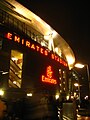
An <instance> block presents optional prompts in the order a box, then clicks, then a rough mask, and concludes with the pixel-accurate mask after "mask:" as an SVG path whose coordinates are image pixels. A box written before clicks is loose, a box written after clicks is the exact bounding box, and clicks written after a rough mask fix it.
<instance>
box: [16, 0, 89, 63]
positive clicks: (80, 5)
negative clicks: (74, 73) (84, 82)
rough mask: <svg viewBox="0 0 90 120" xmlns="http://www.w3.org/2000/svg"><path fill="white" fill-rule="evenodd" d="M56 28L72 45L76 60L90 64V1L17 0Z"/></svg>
mask: <svg viewBox="0 0 90 120" xmlns="http://www.w3.org/2000/svg"><path fill="white" fill-rule="evenodd" d="M17 1H18V2H20V3H22V4H23V5H24V6H25V7H27V8H28V9H30V10H31V11H32V12H34V13H35V14H36V15H38V16H39V17H41V19H43V20H44V21H45V22H46V23H47V24H49V25H50V26H51V27H52V28H53V29H54V30H56V31H57V32H58V33H59V34H60V35H61V36H62V37H63V38H64V39H65V41H66V42H67V43H68V44H69V45H70V47H71V49H72V50H73V52H74V54H75V57H76V62H81V63H83V64H90V62H89V61H90V43H89V38H90V37H89V1H88V0H85V1H82V0H17Z"/></svg>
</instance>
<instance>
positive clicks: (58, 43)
mask: <svg viewBox="0 0 90 120" xmlns="http://www.w3.org/2000/svg"><path fill="white" fill-rule="evenodd" d="M6 6H8V7H9V8H10V9H13V10H14V11H16V12H17V13H19V14H20V15H22V16H24V17H23V18H20V19H25V20H24V22H26V23H27V24H28V25H29V26H31V27H32V28H34V29H36V30H37V31H38V32H40V33H41V34H42V35H44V36H49V35H52V38H53V42H54V46H55V47H58V48H60V49H61V51H62V53H63V54H64V56H65V57H66V60H67V62H68V65H69V68H70V69H71V68H72V67H73V65H74V63H75V56H74V53H73V51H72V49H71V48H70V46H69V44H68V43H67V42H66V41H65V40H64V39H63V38H62V37H61V36H60V35H59V34H58V33H57V32H56V31H55V30H54V29H53V28H52V27H51V26H50V25H48V24H47V23H46V22H45V21H44V20H42V19H41V18H40V17H39V16H37V15H36V14H34V13H33V12H31V11H30V10H29V9H27V8H26V7H24V6H23V5H21V4H20V3H18V2H17V1H15V0H6Z"/></svg>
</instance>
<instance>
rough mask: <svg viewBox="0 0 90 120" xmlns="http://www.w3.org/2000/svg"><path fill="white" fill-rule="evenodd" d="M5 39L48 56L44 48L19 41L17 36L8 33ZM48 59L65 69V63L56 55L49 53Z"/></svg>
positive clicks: (23, 40)
mask: <svg viewBox="0 0 90 120" xmlns="http://www.w3.org/2000/svg"><path fill="white" fill-rule="evenodd" d="M5 37H6V38H7V39H9V40H13V41H14V42H17V43H18V44H22V45H25V46H26V47H28V48H29V49H32V50H34V51H37V52H39V53H41V54H43V55H45V56H48V55H49V54H50V52H49V51H48V50H46V49H45V48H43V47H42V46H39V45H36V44H34V43H31V42H30V40H27V39H21V38H20V37H19V36H17V35H14V34H12V33H10V32H8V33H7V34H6V35H5ZM50 58H51V59H53V60H55V61H57V62H58V63H60V64H62V65H64V66H65V67H67V66H68V65H67V62H66V61H64V60H63V59H61V58H60V57H59V56H58V55H56V54H54V53H51V55H50Z"/></svg>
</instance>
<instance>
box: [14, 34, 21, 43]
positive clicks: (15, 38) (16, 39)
mask: <svg viewBox="0 0 90 120" xmlns="http://www.w3.org/2000/svg"><path fill="white" fill-rule="evenodd" d="M14 41H15V42H18V43H20V37H18V36H16V35H15V37H14Z"/></svg>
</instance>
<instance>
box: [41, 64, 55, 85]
mask: <svg viewBox="0 0 90 120" xmlns="http://www.w3.org/2000/svg"><path fill="white" fill-rule="evenodd" d="M42 82H47V83H52V84H57V81H56V80H55V79H53V71H52V67H51V66H48V67H47V69H46V76H45V75H42Z"/></svg>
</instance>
